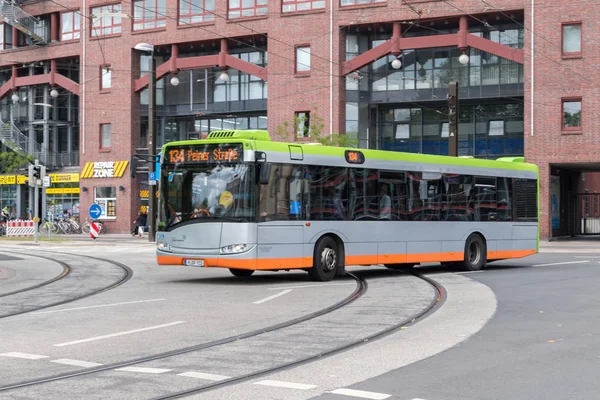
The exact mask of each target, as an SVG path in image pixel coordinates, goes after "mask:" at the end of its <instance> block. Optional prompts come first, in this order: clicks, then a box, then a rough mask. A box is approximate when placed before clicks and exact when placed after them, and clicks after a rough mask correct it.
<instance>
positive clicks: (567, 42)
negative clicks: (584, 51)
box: [562, 23, 581, 57]
mask: <svg viewBox="0 0 600 400" xmlns="http://www.w3.org/2000/svg"><path fill="white" fill-rule="evenodd" d="M562 54H563V56H566V57H574V56H575V57H577V56H581V23H569V24H563V26H562Z"/></svg>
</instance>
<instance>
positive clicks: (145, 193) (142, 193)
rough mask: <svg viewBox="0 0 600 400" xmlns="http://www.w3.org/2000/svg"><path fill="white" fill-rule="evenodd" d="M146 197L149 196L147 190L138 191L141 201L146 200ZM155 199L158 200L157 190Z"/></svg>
mask: <svg viewBox="0 0 600 400" xmlns="http://www.w3.org/2000/svg"><path fill="white" fill-rule="evenodd" d="M172 195H173V196H175V194H172ZM148 196H150V191H149V190H143V189H142V190H140V198H142V199H147V198H148ZM156 198H158V190H157V191H156Z"/></svg>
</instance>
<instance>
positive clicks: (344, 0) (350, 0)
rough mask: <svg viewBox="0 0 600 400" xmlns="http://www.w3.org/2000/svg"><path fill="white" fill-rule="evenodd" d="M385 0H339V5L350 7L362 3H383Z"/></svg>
mask: <svg viewBox="0 0 600 400" xmlns="http://www.w3.org/2000/svg"><path fill="white" fill-rule="evenodd" d="M386 1H387V0H340V6H342V7H350V6H357V5H360V6H362V5H364V4H375V3H385V2H386Z"/></svg>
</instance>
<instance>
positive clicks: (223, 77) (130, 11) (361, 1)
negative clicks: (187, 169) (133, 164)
mask: <svg viewBox="0 0 600 400" xmlns="http://www.w3.org/2000/svg"><path fill="white" fill-rule="evenodd" d="M575 4H576V6H575ZM0 5H2V9H1V12H0V17H3V22H0V119H1V123H2V124H1V125H0V126H1V127H2V131H1V133H2V135H1V136H0V137H2V138H3V145H2V146H3V151H8V149H9V148H11V149H13V150H17V151H21V152H23V151H24V152H27V153H29V154H34V155H35V156H36V157H38V158H40V160H41V161H42V162H43V163H45V164H46V165H47V166H48V167H49V168H51V169H52V171H53V174H54V177H55V184H53V187H52V188H48V189H45V191H44V193H43V195H42V196H41V198H42V200H41V202H42V206H43V207H44V210H46V211H48V212H52V213H54V214H60V213H61V212H63V211H64V210H67V211H69V212H71V213H73V214H79V209H81V210H83V211H82V213H81V215H82V217H83V218H84V217H85V216H87V212H86V210H87V209H88V207H89V205H90V204H91V203H92V202H98V203H99V204H100V205H101V206H102V207H103V209H104V216H103V219H104V220H105V221H106V222H107V226H108V230H109V231H112V232H116V231H122V232H125V231H128V230H129V227H130V224H131V221H132V220H133V219H134V217H135V214H136V213H137V211H138V210H139V208H140V206H142V205H143V204H145V201H146V200H145V197H146V196H147V193H148V187H147V186H146V183H145V182H147V175H144V174H143V173H142V174H138V176H137V177H136V178H131V177H130V174H129V162H128V161H129V160H130V158H131V155H132V154H133V153H135V152H137V153H141V152H143V151H144V150H145V148H146V146H147V130H148V118H147V115H148V89H147V85H148V71H149V70H150V68H151V63H150V56H149V55H148V54H145V53H142V52H139V51H137V50H135V49H134V47H135V46H136V44H138V43H149V44H152V45H153V46H154V59H155V60H156V65H157V78H158V84H157V98H156V101H157V118H156V121H154V122H155V124H156V125H155V127H156V129H157V132H158V143H157V146H160V145H162V144H163V143H165V142H168V141H172V140H180V139H188V138H198V137H202V136H203V135H205V134H206V133H208V132H210V131H211V130H215V129H232V128H238V129H244V128H261V129H269V131H271V133H272V135H273V136H278V138H279V139H281V140H290V141H291V140H305V139H304V138H303V136H304V135H305V133H304V132H305V130H304V129H302V127H298V128H297V127H296V126H295V124H294V118H295V117H301V118H302V120H303V121H304V122H302V124H304V125H306V126H310V124H311V121H312V122H313V124H314V121H322V123H323V125H324V129H323V130H324V131H325V132H326V133H329V132H333V133H335V134H346V135H348V136H349V137H351V138H352V139H355V140H356V143H358V146H359V147H363V148H378V149H387V150H394V151H409V152H419V153H428V154H447V152H448V140H447V137H448V123H447V121H448V117H447V103H446V94H447V91H448V83H449V82H450V81H452V80H457V81H458V82H459V96H460V129H459V155H464V156H473V157H485V158H497V157H500V156H523V155H524V156H525V158H526V160H527V161H530V162H535V163H537V164H538V166H539V167H540V171H541V178H542V181H541V185H540V186H541V196H542V201H541V205H542V236H543V237H545V238H547V237H550V236H557V235H565V234H575V233H581V232H580V231H581V226H580V222H579V221H582V220H583V219H584V217H585V218H586V221H587V219H589V218H588V217H590V218H593V215H592V214H593V212H594V210H595V211H596V212H597V208H598V207H597V203H598V201H597V200H598V199H597V197H594V196H593V195H590V196H587V197H584V196H577V195H576V194H577V193H578V192H579V191H582V192H584V190H585V189H588V191H589V192H592V193H593V192H594V189H595V188H597V187H598V184H600V182H599V180H598V179H597V178H595V175H594V173H593V172H594V171H598V170H600V164H598V163H597V156H598V152H600V150H599V147H598V145H597V144H598V143H599V142H600V136H599V135H600V134H599V133H598V130H597V129H595V128H597V127H598V125H599V122H600V121H598V120H597V118H596V117H595V115H594V114H593V112H592V110H593V108H594V106H595V105H596V104H597V103H598V101H599V100H600V97H599V96H598V94H597V89H596V87H595V86H596V85H595V84H594V83H593V82H595V81H596V76H597V75H598V73H597V72H596V71H595V70H594V69H593V68H592V66H593V65H595V64H596V59H595V58H597V57H600V56H599V55H598V54H600V52H598V51H597V46H596V42H595V40H594V39H593V38H592V36H591V35H590V34H589V32H591V29H592V27H593V26H594V21H595V17H596V15H597V14H599V13H600V10H598V9H597V7H594V6H593V5H585V4H583V5H582V4H580V3H579V2H574V1H571V2H569V1H567V2H562V3H559V4H558V3H556V2H549V1H545V2H540V1H532V0H530V1H525V0H504V1H498V0H492V1H487V0H486V1H482V0H461V1H458V0H457V1H433V0H387V1H385V0H330V1H325V0H241V1H240V0H121V1H119V0H115V1H99V0H89V1H84V2H81V1H73V0H60V1H46V0H41V1H24V2H20V1H16V2H15V0H0ZM532 32H534V33H533V34H532ZM532 88H533V91H532ZM286 126H287V128H285V127H286ZM281 128H284V129H281ZM275 133H276V134H275ZM17 139H18V140H17ZM146 150H147V149H146ZM583 171H585V174H582V172H583ZM594 179H596V181H595V182H596V184H593V181H594ZM23 182H24V179H23V177H21V176H19V174H15V175H12V176H11V175H6V174H5V175H4V176H0V183H4V184H2V185H0V203H1V204H9V205H11V206H12V207H13V208H14V210H15V212H16V213H18V214H24V213H25V212H26V211H27V210H28V209H29V208H30V206H29V205H30V204H31V203H32V201H31V199H32V198H33V197H32V193H31V189H29V188H28V187H26V186H25V185H23ZM585 185H587V186H585ZM552 195H553V196H552ZM551 199H553V200H551ZM576 205H577V207H576ZM595 205H596V206H595ZM582 210H583V211H582ZM578 212H581V213H582V214H581V215H580V214H578ZM584 212H587V213H588V214H586V215H583V213H584ZM590 221H591V219H590ZM586 223H587V222H586ZM586 226H587V225H586ZM599 228H600V227H599ZM583 231H584V232H583V233H585V231H589V229H583ZM598 233H600V231H599V232H598Z"/></svg>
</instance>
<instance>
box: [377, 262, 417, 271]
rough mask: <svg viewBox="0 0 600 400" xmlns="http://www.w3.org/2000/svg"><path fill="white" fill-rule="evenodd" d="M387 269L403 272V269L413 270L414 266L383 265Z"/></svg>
mask: <svg viewBox="0 0 600 400" xmlns="http://www.w3.org/2000/svg"><path fill="white" fill-rule="evenodd" d="M383 265H384V266H385V267H386V268H388V269H394V270H403V269H413V268H414V267H415V264H412V263H410V264H383Z"/></svg>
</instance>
